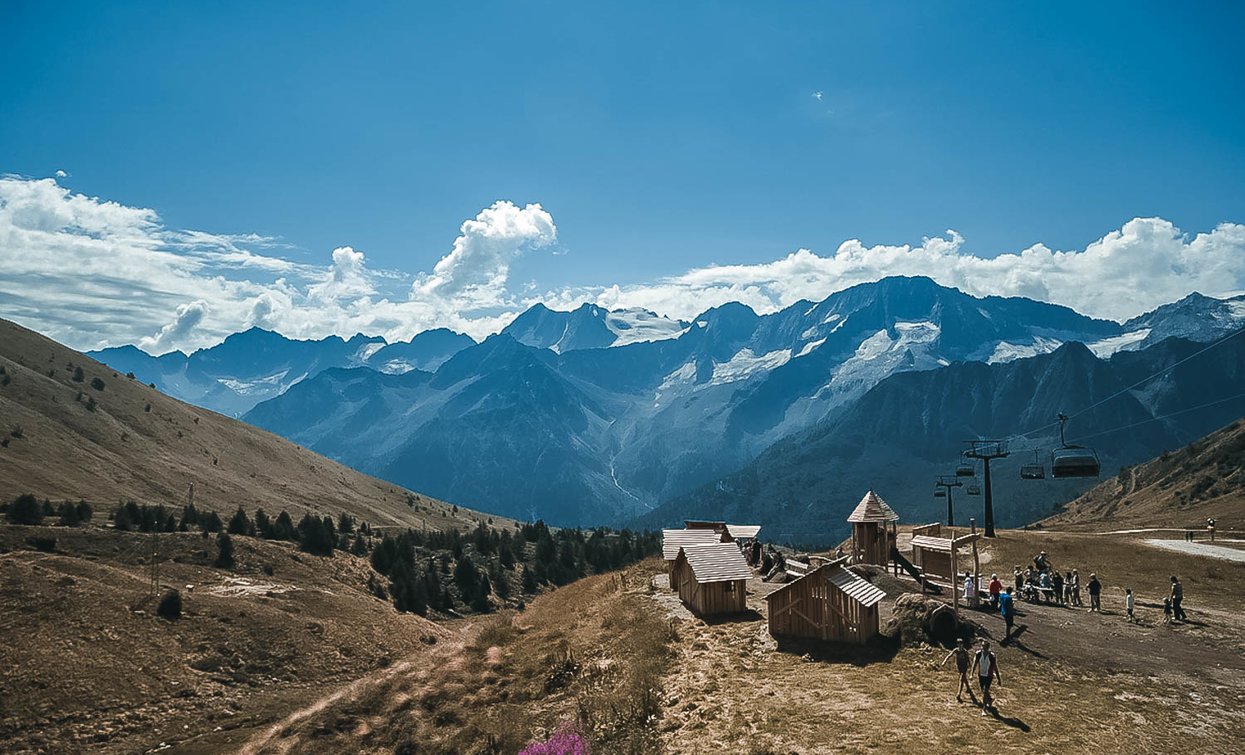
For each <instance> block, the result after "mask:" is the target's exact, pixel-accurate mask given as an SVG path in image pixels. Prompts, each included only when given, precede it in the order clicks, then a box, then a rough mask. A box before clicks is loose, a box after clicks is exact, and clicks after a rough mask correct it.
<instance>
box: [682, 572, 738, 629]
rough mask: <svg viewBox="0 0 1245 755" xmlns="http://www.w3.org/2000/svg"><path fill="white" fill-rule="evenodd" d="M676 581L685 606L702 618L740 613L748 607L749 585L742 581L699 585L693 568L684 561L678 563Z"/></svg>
mask: <svg viewBox="0 0 1245 755" xmlns="http://www.w3.org/2000/svg"><path fill="white" fill-rule="evenodd" d="M675 580H676V584H677V585H678V588H679V599H680V600H682V601H683V605H685V606H687V607H688V608H690V609H692V611H694V612H695V613H697V614H699V615H701V616H709V615H712V614H718V613H738V612H741V611H743V610H745V608H746V607H747V603H746V601H747V595H746V590H747V583H746V582H745V581H744V580H742V579H737V580H735V581H734V582H710V583H708V584H704V585H702V584H699V583H698V582H697V581H696V578H695V577H694V576H693V575H692V567H690V566H688V564H687V561H686V559H683V560H680V561H679V562H678V568H677V571H676V573H675ZM727 585H730V586H731V587H730V589H727Z"/></svg>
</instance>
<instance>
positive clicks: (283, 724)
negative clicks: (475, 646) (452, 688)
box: [238, 639, 463, 755]
mask: <svg viewBox="0 0 1245 755" xmlns="http://www.w3.org/2000/svg"><path fill="white" fill-rule="evenodd" d="M462 651H463V642H462V640H461V639H459V640H454V641H448V642H441V643H438V644H437V645H436V646H435V647H434V648H433V649H432V650H431V652H430V653H427V654H424V653H421V654H419V655H418V656H416V657H413V658H409V659H407V660H405V661H402V662H401V663H397V664H394V665H393V666H390V667H389V668H385V669H380V670H379V671H376V672H375V673H372V674H369V675H367V676H363V677H360V678H359V679H356V680H354V681H353V682H351V683H349V684H347V685H346V686H344V687H342V688H341V689H338V690H336V691H334V692H332V693H330V694H327V695H325V696H323V697H321V698H319V699H317V700H315V701H313V702H312V703H310V704H309V705H306V706H304V707H302V708H299V709H298V710H296V711H294V712H293V713H291V714H289V715H288V716H286V717H285V718H284V719H282V720H280V721H278V722H277V723H275V724H273V725H272V726H269V727H267V728H266V729H263V730H261V731H260V732H258V733H257V734H255V735H253V736H252V737H251V738H250V739H249V740H247V742H246V743H245V744H243V745H242V746H241V747H240V748H238V753H239V755H259V753H264V752H277V753H288V752H293V751H296V749H297V748H298V746H299V744H301V742H300V740H299V739H298V737H296V736H294V737H289V738H284V739H282V738H281V735H282V733H283V732H288V731H290V730H291V729H293V728H294V727H295V726H296V725H297V724H299V723H301V722H303V721H305V720H307V719H309V718H311V717H312V716H315V715H317V714H319V713H322V712H324V711H325V710H326V709H328V708H329V707H330V706H333V705H335V704H338V703H341V702H343V701H346V700H350V699H353V698H358V697H360V696H361V695H362V694H363V693H364V692H366V691H367V690H369V689H371V688H373V687H375V686H377V685H380V684H384V683H385V682H388V681H390V680H392V679H394V678H395V677H398V676H401V675H404V674H408V673H412V672H414V670H415V668H416V666H417V665H418V666H419V667H420V668H424V669H426V668H430V667H433V668H435V667H437V666H440V665H450V664H453V663H456V662H457V659H458V657H459V656H461V654H462ZM413 676H420V674H419V673H413ZM274 740H276V741H274Z"/></svg>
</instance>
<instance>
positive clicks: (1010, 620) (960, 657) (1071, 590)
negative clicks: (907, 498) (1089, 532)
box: [939, 551, 1186, 716]
mask: <svg viewBox="0 0 1245 755" xmlns="http://www.w3.org/2000/svg"><path fill="white" fill-rule="evenodd" d="M1033 560H1034V565H1033V567H1029V568H1028V569H1026V570H1024V571H1021V569H1020V566H1016V568H1015V570H1014V576H1015V580H1016V583H1015V585H1008V586H1007V587H1006V588H1004V587H1003V583H1002V582H1001V581H1000V580H999V577H998V575H997V574H991V575H990V583H989V588H988V590H989V594H990V605H991V607H992V608H994V609H996V610H998V612H999V615H1000V616H1002V618H1003V621H1004V622H1005V624H1006V626H1007V630H1006V633H1005V634H1004V636H1003V642H1004V643H1006V642H1007V641H1008V640H1009V639H1010V638H1011V636H1012V628H1013V626H1014V624H1015V618H1016V606H1015V597H1014V595H1021V596H1024V597H1025V599H1026V600H1033V601H1035V602H1036V601H1037V599H1038V598H1037V595H1038V594H1042V595H1046V596H1047V599H1048V602H1049V600H1050V599H1052V598H1053V600H1054V602H1055V603H1057V604H1059V605H1070V606H1081V605H1082V603H1081V586H1080V575H1078V574H1077V571H1076V569H1073V570H1071V571H1069V572H1068V573H1067V574H1066V575H1062V576H1061V575H1060V574H1059V572H1058V571H1056V570H1055V569H1054V568H1053V567H1051V565H1050V559H1049V558H1048V557H1047V555H1046V552H1045V551H1043V552H1042V553H1040V554H1038V556H1036V557H1035V558H1034V559H1033ZM964 577H965V582H964V591H965V597H967V596H968V595H969V590H970V589H972V590H974V594H975V589H976V588H975V586H974V585H973V582H972V575H971V574H968V573H966V574H965V575H964ZM1085 587H1086V591H1087V592H1088V593H1089V601H1090V607H1089V610H1090V611H1093V612H1099V613H1100V612H1101V611H1102V582H1100V581H1099V580H1098V575H1096V574H1090V575H1089V582H1087V583H1086V585H1085ZM1048 590H1049V594H1047V591H1048ZM1183 602H1184V585H1183V584H1181V582H1180V579H1179V578H1178V577H1176V576H1175V575H1173V576H1172V579H1171V592H1170V594H1169V595H1168V597H1166V598H1164V600H1163V613H1164V623H1171V622H1172V621H1185V620H1186V618H1185V612H1184V608H1183V605H1182V604H1183ZM1124 605H1125V609H1126V611H1127V614H1128V620H1129V621H1135V616H1134V605H1135V598H1134V596H1133V591H1132V588H1129V589H1127V590H1125V591H1124ZM952 658H954V659H955V664H956V669H957V670H958V671H959V673H960V683H959V687H958V688H957V690H956V693H955V699H956V700H957V701H959V700H963V697H962V696H963V693H964V692H965V691H967V692H968V694H969V697H973V690H972V686H971V685H970V684H969V679H968V673H969V671H970V669H971V670H974V671H976V672H977V683H978V686H979V687H980V688H981V700H980V704H981V715H983V716H984V715H986V714H987V712H988V711H991V710H993V707H992V705H991V697H990V685H991V682H992V681H997V682H998V683H999V685H1000V686H1002V684H1003V680H1002V677H1001V676H1000V675H999V665H998V659H997V658H996V657H995V655H994V653H993V652H991V651H990V642H989V641H988V640H984V639H983V640H982V641H981V646H980V648H979V649H978V650H977V651H976V652H975V653H970V652H969V648H968V645H967V644H966V643H965V641H964V640H963V639H959V640H956V644H955V647H954V648H952V649H951V652H949V653H947V655H946V657H944V658H943V659H942V663H941V664H939V665H940V667H941V666H945V665H946V664H947V661H949V660H951V659H952Z"/></svg>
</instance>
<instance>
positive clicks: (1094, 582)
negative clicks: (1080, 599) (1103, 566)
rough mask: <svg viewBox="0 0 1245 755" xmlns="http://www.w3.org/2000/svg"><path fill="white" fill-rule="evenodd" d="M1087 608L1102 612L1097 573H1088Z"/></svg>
mask: <svg viewBox="0 0 1245 755" xmlns="http://www.w3.org/2000/svg"><path fill="white" fill-rule="evenodd" d="M1086 587H1088V588H1089V610H1090V611H1097V612H1098V613H1102V583H1101V582H1099V581H1098V575H1097V574H1091V575H1089V584H1088V585H1086Z"/></svg>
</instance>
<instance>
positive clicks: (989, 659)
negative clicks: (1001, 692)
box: [973, 640, 1003, 716]
mask: <svg viewBox="0 0 1245 755" xmlns="http://www.w3.org/2000/svg"><path fill="white" fill-rule="evenodd" d="M973 668H975V669H977V683H978V684H979V685H981V715H983V716H984V715H986V714H987V712H988V711H989V710H990V709H992V708H993V707H994V706H993V705H991V704H990V703H991V698H990V682H992V681H997V682H998V683H999V686H1000V687H1002V686H1003V677H1002V676H1001V675H1000V674H999V661H998V658H996V657H995V656H994V653H992V652H990V641H989V640H982V641H981V649H980V650H978V651H977V652H976V654H975V655H974V656H973Z"/></svg>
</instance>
